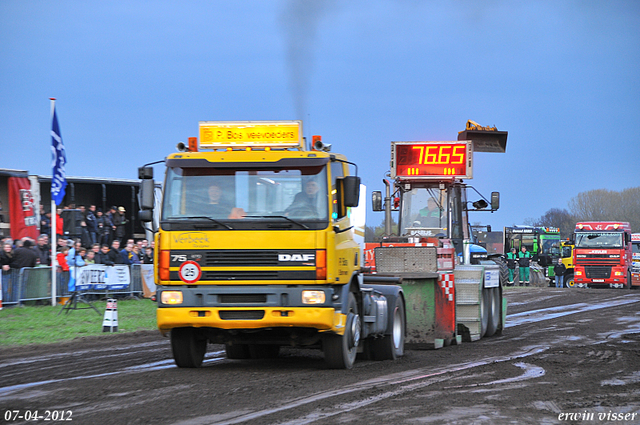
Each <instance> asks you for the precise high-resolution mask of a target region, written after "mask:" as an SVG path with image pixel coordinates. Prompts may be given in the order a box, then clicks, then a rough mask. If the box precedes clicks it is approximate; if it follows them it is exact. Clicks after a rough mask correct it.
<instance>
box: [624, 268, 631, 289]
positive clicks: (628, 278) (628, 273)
mask: <svg viewBox="0 0 640 425" xmlns="http://www.w3.org/2000/svg"><path fill="white" fill-rule="evenodd" d="M624 287H625V288H626V289H629V290H631V272H630V271H628V272H627V284H626V285H624Z"/></svg>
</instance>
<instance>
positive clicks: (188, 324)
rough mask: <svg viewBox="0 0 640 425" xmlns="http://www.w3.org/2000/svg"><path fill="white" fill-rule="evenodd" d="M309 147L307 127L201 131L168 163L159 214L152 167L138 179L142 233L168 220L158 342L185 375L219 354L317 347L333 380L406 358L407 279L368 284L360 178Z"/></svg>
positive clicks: (159, 265) (159, 280) (241, 125)
mask: <svg viewBox="0 0 640 425" xmlns="http://www.w3.org/2000/svg"><path fill="white" fill-rule="evenodd" d="M302 134H303V133H302V122H300V121H277V122H274V121H242V122H238V121H234V122H211V121H203V122H200V125H199V138H189V143H188V145H184V144H182V143H180V144H179V145H178V152H176V153H172V154H170V155H168V156H167V157H166V158H165V160H164V163H165V165H166V174H165V178H164V185H163V195H162V201H161V203H160V202H159V200H156V199H154V192H153V190H152V188H153V184H154V181H153V168H152V167H150V166H149V165H151V164H149V165H147V166H144V167H141V168H140V169H139V176H140V178H141V179H142V184H141V188H142V191H141V202H140V203H141V206H142V210H141V211H140V213H139V215H140V219H141V220H142V221H144V222H151V221H152V219H153V217H154V216H156V217H157V216H159V225H158V226H157V229H154V230H155V231H156V235H155V242H156V248H155V257H154V268H155V282H156V284H157V292H156V296H157V302H158V310H157V321H158V328H159V330H160V331H161V332H162V333H163V334H164V335H170V337H171V346H172V350H173V357H174V359H175V362H176V364H177V365H178V366H179V367H199V366H200V365H201V364H202V362H203V359H204V356H205V353H206V349H207V344H208V343H220V344H225V347H226V353H227V357H229V358H233V359H242V358H260V357H273V356H277V355H278V352H279V350H280V347H281V346H305V347H316V348H320V349H322V350H323V352H324V356H325V360H326V363H327V365H328V366H329V367H331V368H351V367H352V366H353V363H354V361H355V358H356V355H357V353H365V354H366V355H367V356H368V358H373V359H379V360H382V359H394V358H396V357H398V356H401V355H402V354H403V352H404V338H405V324H406V319H405V300H404V296H403V292H402V289H401V287H400V286H399V285H396V284H394V283H395V282H397V279H396V280H394V279H393V278H384V277H375V276H370V277H364V276H363V275H362V274H361V273H360V270H361V264H362V247H361V245H360V244H359V243H357V239H358V237H359V236H363V235H364V220H361V224H360V226H361V227H357V226H356V223H354V221H355V218H356V217H355V215H356V209H355V207H357V206H358V204H359V200H360V193H359V192H360V179H359V177H357V167H356V166H355V164H353V163H351V162H349V161H348V160H347V159H346V158H345V157H344V156H343V155H339V154H334V153H331V152H330V145H325V144H323V143H322V140H321V138H319V137H317V136H314V137H313V142H312V143H311V144H310V145H311V146H305V144H306V140H305V139H304V138H303V136H302ZM156 201H158V204H159V205H161V206H158V207H156V205H155V204H156ZM154 208H155V210H156V211H155V212H154ZM158 209H159V210H160V211H158Z"/></svg>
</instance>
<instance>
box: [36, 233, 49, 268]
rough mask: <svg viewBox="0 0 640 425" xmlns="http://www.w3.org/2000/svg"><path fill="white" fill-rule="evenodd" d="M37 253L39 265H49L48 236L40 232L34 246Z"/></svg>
mask: <svg viewBox="0 0 640 425" xmlns="http://www.w3.org/2000/svg"><path fill="white" fill-rule="evenodd" d="M34 249H35V251H36V254H38V260H39V263H40V265H41V266H50V265H51V247H50V246H49V236H47V235H46V234H42V235H40V236H38V242H37V244H36V247H35V248H34Z"/></svg>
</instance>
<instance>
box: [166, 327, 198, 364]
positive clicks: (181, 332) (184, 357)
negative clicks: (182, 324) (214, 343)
mask: <svg viewBox="0 0 640 425" xmlns="http://www.w3.org/2000/svg"><path fill="white" fill-rule="evenodd" d="M171 351H172V352H173V360H175V362H176V365H177V366H178V367H200V366H201V365H202V360H203V359H204V354H205V353H206V352H207V340H206V339H205V338H198V335H197V334H196V330H195V329H193V328H175V329H172V330H171Z"/></svg>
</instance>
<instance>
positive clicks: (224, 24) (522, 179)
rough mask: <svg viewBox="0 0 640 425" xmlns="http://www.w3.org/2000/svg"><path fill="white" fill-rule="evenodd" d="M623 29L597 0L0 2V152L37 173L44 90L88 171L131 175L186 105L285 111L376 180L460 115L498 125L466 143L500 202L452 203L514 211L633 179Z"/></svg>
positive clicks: (45, 158)
mask: <svg viewBox="0 0 640 425" xmlns="http://www.w3.org/2000/svg"><path fill="white" fill-rule="evenodd" d="M638 28H640V2H637V1H616V0H613V1H608V2H602V1H563V0H556V1H519V2H512V1H499V0H493V1H492V0H488V1H477V0H473V1H472V0H468V1H465V0H462V1H440V2H436V1H417V0H395V1H376V0H352V1H289V0H282V1H267V0H258V1H231V0H229V1H215V0H208V1H204V0H192V1H166V0H154V1H132V0H127V1H120V0H113V1H109V2H87V1H82V0H56V1H45V0H42V1H36V0H2V1H1V2H0V57H1V58H2V59H1V60H0V93H1V96H0V135H1V136H0V137H1V138H2V139H1V140H2V142H1V145H0V146H1V147H2V148H1V149H2V150H1V152H2V154H1V155H0V168H12V169H22V170H28V171H29V172H30V173H31V174H42V175H51V153H50V144H51V138H50V129H51V122H50V104H49V98H50V97H55V98H57V99H58V100H57V104H56V105H57V112H58V119H59V122H60V128H61V131H62V136H63V140H64V143H65V147H66V150H67V175H69V176H88V177H113V178H130V179H133V178H137V167H138V166H140V165H142V164H144V163H148V162H152V161H157V160H161V159H162V158H164V156H166V155H167V154H168V153H170V152H173V151H174V150H175V149H174V147H175V145H176V143H177V142H179V141H184V142H186V141H187V138H188V137H190V136H197V131H198V121H204V120H212V121H214V120H291V119H302V120H303V122H304V134H305V135H306V136H307V137H309V138H310V136H311V135H313V134H320V135H322V136H323V141H325V142H326V143H331V144H332V145H333V150H334V151H336V152H341V153H344V154H346V155H347V156H348V157H349V159H350V160H352V161H354V162H357V163H358V165H359V170H360V175H361V177H362V178H363V183H365V184H366V185H367V187H368V190H375V189H379V190H382V189H383V185H382V179H383V178H384V176H385V173H386V172H387V170H388V169H389V155H390V142H391V141H405V140H407V141H408V140H455V139H456V138H457V132H458V131H460V130H462V129H463V128H464V124H465V122H466V121H467V120H468V119H472V120H474V121H476V122H478V123H480V124H482V125H492V126H496V127H497V128H498V129H499V130H506V131H508V132H509V139H508V144H507V152H506V154H494V153H477V154H476V155H475V169H474V179H473V180H471V181H469V183H471V184H472V185H473V186H474V187H476V188H477V189H478V190H479V191H480V192H481V193H483V194H485V195H486V196H489V194H490V192H491V191H499V192H500V193H501V209H500V211H498V212H496V213H493V214H490V213H476V214H475V215H474V216H473V217H472V218H471V220H472V221H473V222H476V221H477V222H483V223H485V224H491V225H492V226H494V227H501V226H505V225H512V224H522V223H523V222H524V220H525V219H527V218H537V217H540V216H541V215H542V214H544V213H545V212H546V211H547V210H549V209H550V208H566V207H567V202H568V200H569V199H571V198H572V197H574V196H576V195H577V194H578V193H580V192H583V191H588V190H592V189H609V190H622V189H625V188H628V187H636V186H639V185H640V180H639V179H638V176H639V175H640V173H639V171H640V166H639V165H638V161H639V158H640V142H639V141H638V139H637V133H638V127H639V125H638V121H639V117H640V78H639V77H640V71H639V70H640V66H639V65H640V36H638V34H639V32H638V31H639V30H638ZM157 170H158V172H159V171H160V170H159V169H157ZM381 221H382V215H381V214H380V213H375V214H373V213H371V214H369V216H368V221H367V223H368V224H369V225H377V224H379V223H380V222H381Z"/></svg>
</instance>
